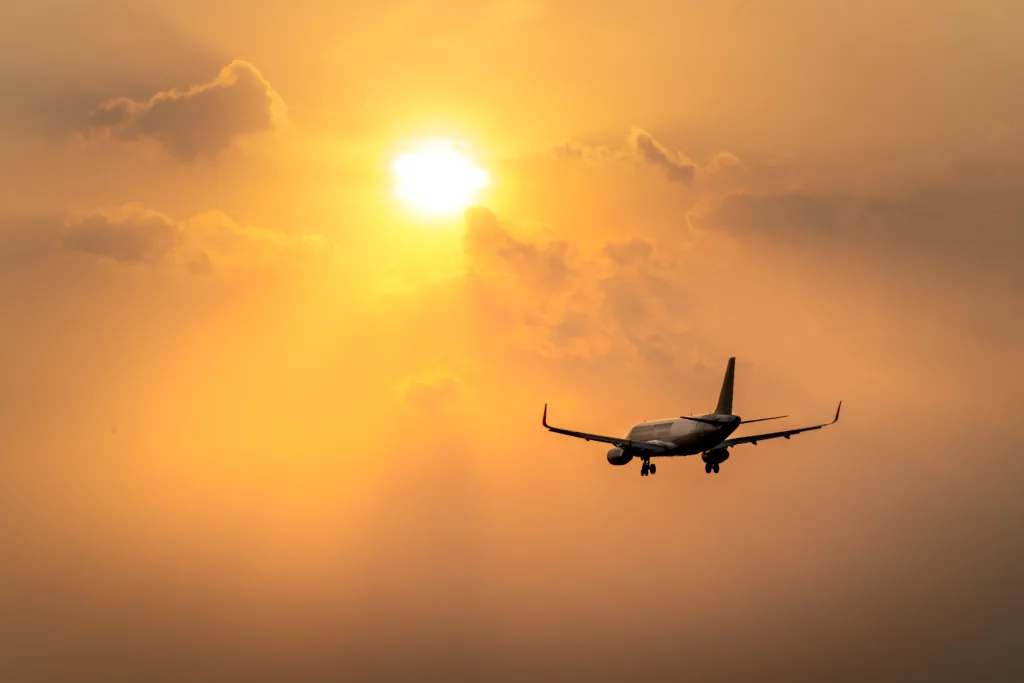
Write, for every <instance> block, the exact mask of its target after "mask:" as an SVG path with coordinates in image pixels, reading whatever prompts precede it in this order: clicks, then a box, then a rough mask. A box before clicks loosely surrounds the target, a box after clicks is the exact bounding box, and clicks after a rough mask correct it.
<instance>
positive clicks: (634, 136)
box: [551, 126, 743, 185]
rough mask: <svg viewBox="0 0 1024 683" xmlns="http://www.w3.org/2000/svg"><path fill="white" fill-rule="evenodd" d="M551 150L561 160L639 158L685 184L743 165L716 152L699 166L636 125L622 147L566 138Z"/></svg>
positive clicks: (638, 159)
mask: <svg viewBox="0 0 1024 683" xmlns="http://www.w3.org/2000/svg"><path fill="white" fill-rule="evenodd" d="M551 152H552V153H553V154H554V155H555V156H556V157H558V158H559V159H565V160H573V161H583V162H586V163H590V164H597V163H601V162H604V161H632V162H636V161H640V162H643V163H646V164H649V165H651V166H654V167H657V168H660V169H661V170H662V171H664V173H665V177H666V178H668V179H669V180H670V181H672V182H675V183H682V184H683V185H691V184H693V182H694V180H696V179H697V176H698V175H704V176H710V175H715V174H719V173H723V172H725V171H734V170H737V169H741V168H743V162H742V161H740V159H739V157H737V156H736V155H735V154H732V153H731V152H715V153H714V154H712V155H711V157H710V159H709V160H708V162H707V164H705V165H704V166H702V167H698V165H697V164H696V163H694V162H693V161H692V160H690V158H689V157H688V156H687V155H686V154H684V153H682V152H678V151H676V152H674V151H672V150H670V149H669V148H668V147H666V146H665V145H664V144H662V143H660V142H658V140H656V139H655V138H654V136H652V135H651V134H650V133H648V132H647V131H646V130H644V129H643V128H640V127H639V126H633V128H632V129H631V130H630V132H629V135H628V136H627V138H626V142H625V144H624V145H622V146H620V147H607V146H604V145H585V144H582V143H578V142H573V141H564V142H562V143H560V144H558V145H555V146H553V147H552V148H551Z"/></svg>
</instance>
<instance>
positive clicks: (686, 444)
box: [608, 413, 740, 465]
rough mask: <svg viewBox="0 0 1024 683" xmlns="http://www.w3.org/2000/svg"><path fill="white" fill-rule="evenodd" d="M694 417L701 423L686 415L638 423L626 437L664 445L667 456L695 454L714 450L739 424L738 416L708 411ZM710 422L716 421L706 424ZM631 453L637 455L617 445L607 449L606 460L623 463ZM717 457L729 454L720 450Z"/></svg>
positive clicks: (628, 459)
mask: <svg viewBox="0 0 1024 683" xmlns="http://www.w3.org/2000/svg"><path fill="white" fill-rule="evenodd" d="M694 417H696V418H697V419H698V420H702V422H697V421H696V420H690V419H686V418H677V419H672V420H655V421H652V422H641V423H640V424H637V425H634V426H633V427H632V428H631V429H630V430H629V433H628V434H627V435H626V438H627V439H629V440H630V441H645V442H648V443H656V444H659V445H663V446H665V447H666V448H667V450H666V452H665V454H666V455H675V456H680V455H696V454H698V453H707V452H709V451H713V450H714V448H715V446H718V445H719V444H721V443H722V442H723V441H725V440H726V439H728V438H729V435H730V434H732V433H733V432H735V431H736V428H737V427H739V426H740V418H739V417H738V416H736V415H719V414H716V413H709V414H707V415H697V416H694ZM711 422H714V423H715V424H709V423H711ZM634 455H639V454H637V453H631V452H629V450H628V449H622V448H618V447H616V448H613V449H611V450H610V451H608V462H610V463H611V464H613V465H625V464H626V463H628V462H629V461H630V460H632V459H633V457H634ZM720 456H721V458H722V460H724V459H725V458H727V457H728V454H727V453H725V452H724V449H723V453H721V454H720Z"/></svg>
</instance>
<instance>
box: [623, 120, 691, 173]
mask: <svg viewBox="0 0 1024 683" xmlns="http://www.w3.org/2000/svg"><path fill="white" fill-rule="evenodd" d="M629 143H630V146H631V148H632V149H633V151H634V152H635V153H636V154H637V155H638V156H639V157H640V158H641V159H643V160H644V161H646V162H647V163H649V164H651V165H652V166H658V167H660V168H662V169H663V170H664V171H665V175H666V176H667V177H668V179H669V180H671V181H672V182H677V183H683V184H684V185H689V184H690V183H692V182H693V178H694V176H695V175H696V172H697V166H696V164H694V163H693V162H692V161H690V160H689V159H688V158H687V157H686V155H685V154H683V153H681V152H673V151H671V150H669V149H668V148H666V147H665V146H664V145H662V144H661V143H659V142H658V141H657V140H655V139H654V138H653V137H651V134H650V133H648V132H647V131H645V130H643V129H642V128H637V127H634V128H633V130H631V131H630V133H629Z"/></svg>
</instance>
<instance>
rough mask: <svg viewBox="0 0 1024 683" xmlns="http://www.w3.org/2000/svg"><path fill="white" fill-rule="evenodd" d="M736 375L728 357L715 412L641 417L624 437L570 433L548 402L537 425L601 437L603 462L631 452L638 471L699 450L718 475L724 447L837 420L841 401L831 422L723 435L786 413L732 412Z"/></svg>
mask: <svg viewBox="0 0 1024 683" xmlns="http://www.w3.org/2000/svg"><path fill="white" fill-rule="evenodd" d="M735 376H736V358H735V357H732V358H730V359H729V363H728V365H726V368H725V378H724V379H723V380H722V390H721V392H720V393H719V395H718V406H716V407H715V412H713V413H708V414H706V415H700V416H696V417H687V416H685V415H683V416H680V417H678V418H675V419H669V420H656V421H653V422H641V423H640V424H638V425H635V426H634V427H633V428H632V429H630V430H629V433H628V434H626V436H625V438H619V437H615V436H601V435H600V434H587V433H586V432H574V431H571V430H568V429H559V428H558V427H552V426H551V425H549V424H548V405H547V404H546V403H545V404H544V416H543V417H542V418H541V424H543V425H544V427H545V428H546V429H547V430H548V431H551V432H555V433H556V434H565V435H566V436H574V437H576V438H579V439H584V440H585V441H603V442H605V443H610V444H612V445H613V446H614V448H612V449H611V450H609V451H608V455H607V458H608V462H609V463H610V464H612V465H625V464H626V463H628V462H629V461H631V460H632V459H633V458H634V457H636V458H639V459H640V461H641V462H642V463H643V464H642V465H641V466H640V476H642V477H646V476H647V475H648V474H655V473H656V472H657V471H658V469H657V466H656V465H655V464H654V463H653V462H651V458H656V457H663V458H664V457H677V456H687V455H697V454H698V453H700V457H701V460H703V461H704V471H705V472H706V473H708V474H711V473H712V472H714V473H715V474H718V471H719V468H720V466H721V464H722V463H723V462H725V461H726V460H728V459H729V449H730V448H732V447H734V446H739V445H740V444H747V443H749V444H753V445H755V446H756V445H757V443H758V442H759V441H767V440H768V439H778V438H780V437H781V438H783V439H788V438H789V437H791V436H793V435H794V434H800V433H801V432H809V431H811V430H813V429H821V428H822V427H828V426H829V425H832V424H835V423H836V422H838V421H839V411H840V410H841V409H842V407H843V402H842V401H840V402H839V407H837V408H836V416H835V417H834V418H833V419H832V421H831V422H826V423H824V424H820V425H811V426H810V427H799V428H797V429H786V430H783V431H780V432H768V433H766V434H754V435H752V436H740V437H736V438H733V439H730V438H728V437H729V435H730V434H732V433H733V432H734V431H736V428H737V427H739V426H740V425H742V424H750V423H752V422H764V421H766V420H779V419H781V418H784V417H789V416H788V415H776V416H775V417H760V418H757V419H755V420H744V419H741V418H740V417H739V416H738V415H733V414H732V386H733V380H734V378H735Z"/></svg>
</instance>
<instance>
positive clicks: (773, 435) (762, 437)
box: [717, 401, 843, 448]
mask: <svg viewBox="0 0 1024 683" xmlns="http://www.w3.org/2000/svg"><path fill="white" fill-rule="evenodd" d="M842 407H843V402H842V401H840V402H839V407H838V408H836V416H835V417H834V418H833V419H832V421H831V422H826V423H824V424H820V425H812V426H810V427H800V428H798V429H786V430H783V431H781V432H768V433H767V434H753V435H751V436H739V437H736V438H735V439H726V440H725V441H723V442H722V443H721V444H719V445H718V446H717V447H718V448H732V447H733V446H739V445H740V444H744V443H752V444H754V445H755V446H756V445H757V442H758V441H766V440H768V439H778V438H780V437H781V438H783V439H788V438H789V437H791V436H793V435H794V434H799V433H800V432H809V431H811V430H812V429H821V428H822V427H828V426H829V425H832V424H835V423H836V422H838V421H839V411H840V410H841V409H842Z"/></svg>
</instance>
